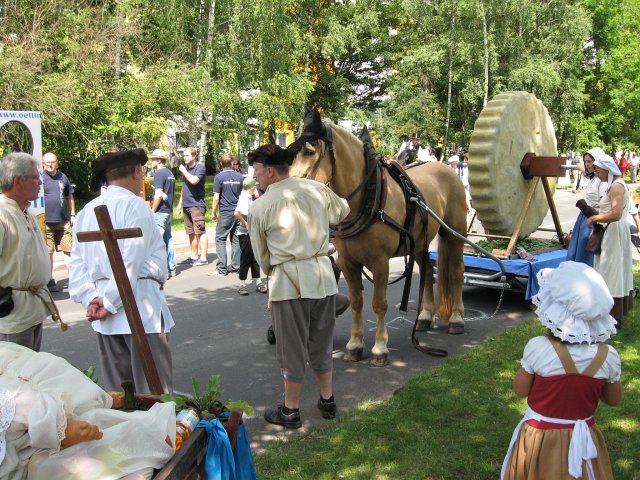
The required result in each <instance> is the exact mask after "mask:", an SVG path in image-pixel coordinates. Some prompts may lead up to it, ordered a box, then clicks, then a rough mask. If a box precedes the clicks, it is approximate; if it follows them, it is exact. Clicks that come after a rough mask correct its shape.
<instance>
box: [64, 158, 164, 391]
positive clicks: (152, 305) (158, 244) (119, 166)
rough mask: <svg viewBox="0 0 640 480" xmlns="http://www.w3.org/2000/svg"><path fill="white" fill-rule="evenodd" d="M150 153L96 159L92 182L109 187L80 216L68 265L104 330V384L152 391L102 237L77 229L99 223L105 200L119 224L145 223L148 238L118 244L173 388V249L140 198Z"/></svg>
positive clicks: (73, 292) (74, 293)
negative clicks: (81, 238) (93, 238)
mask: <svg viewBox="0 0 640 480" xmlns="http://www.w3.org/2000/svg"><path fill="white" fill-rule="evenodd" d="M146 163H147V155H146V153H145V152H144V150H142V149H136V150H126V151H121V152H110V153H107V154H105V155H103V156H102V157H100V158H98V159H97V160H95V161H94V162H93V164H92V170H93V179H92V182H91V183H92V186H93V187H94V188H96V189H97V188H99V187H100V184H101V183H102V182H104V181H105V180H106V181H107V182H108V184H109V186H108V188H107V190H106V192H105V193H104V194H103V195H101V196H99V197H98V198H96V199H94V200H92V201H91V202H89V203H88V204H87V205H86V206H85V208H83V209H82V210H81V211H80V213H79V214H78V217H77V220H76V223H75V225H74V228H73V235H74V242H73V248H72V251H71V265H70V267H69V295H70V296H71V299H72V300H73V301H75V302H77V303H80V304H82V306H83V307H84V308H86V310H87V319H88V320H89V321H90V322H91V326H92V328H93V329H94V330H95V331H96V333H97V334H98V347H99V350H100V368H101V371H102V379H103V387H104V389H105V390H121V389H122V386H121V383H122V382H123V381H124V380H133V383H134V389H135V392H136V393H149V386H148V385H147V381H146V378H145V376H144V373H143V369H142V366H141V362H140V356H139V355H138V353H137V350H136V347H135V342H134V340H133V338H132V335H131V329H130V327H129V323H128V321H127V317H126V314H125V312H124V308H123V306H122V299H121V298H120V294H119V292H118V287H117V285H116V282H115V279H114V277H113V272H112V270H111V265H110V263H109V260H108V258H107V255H106V253H105V250H104V247H103V245H102V244H101V242H83V243H79V242H77V239H76V236H77V232H85V231H95V230H98V229H99V226H98V222H97V219H96V215H95V212H94V208H95V207H96V206H98V205H106V206H107V208H108V209H109V214H110V216H111V221H112V222H113V226H114V228H116V229H120V228H140V229H141V230H142V237H137V238H127V239H124V240H120V241H119V244H120V250H121V252H122V257H123V260H124V264H125V267H126V269H127V274H128V276H129V281H130V282H131V287H132V289H133V293H134V296H135V297H136V303H137V305H138V310H139V311H140V318H141V319H142V324H143V326H144V330H145V332H146V334H147V339H148V340H149V345H150V347H151V351H152V352H153V357H154V360H155V362H156V365H157V367H158V373H159V375H160V381H161V383H162V387H163V389H164V391H165V392H170V391H171V389H172V366H171V350H170V348H169V335H168V333H169V331H170V330H171V327H173V325H174V322H173V317H172V316H171V312H169V307H168V305H167V301H166V298H165V295H164V292H163V290H162V284H163V283H164V282H165V280H166V278H167V250H166V247H165V245H164V242H163V240H162V237H161V236H160V232H159V231H158V228H157V227H156V226H155V221H154V218H153V213H151V209H150V208H149V206H148V205H147V204H146V203H145V201H144V200H143V199H142V198H140V197H139V193H140V191H141V190H142V186H143V182H144V177H145V172H144V165H145V164H146Z"/></svg>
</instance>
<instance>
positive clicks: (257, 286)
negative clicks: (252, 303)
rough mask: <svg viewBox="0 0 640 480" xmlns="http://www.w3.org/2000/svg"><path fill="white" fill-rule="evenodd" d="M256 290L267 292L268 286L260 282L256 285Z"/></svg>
mask: <svg viewBox="0 0 640 480" xmlns="http://www.w3.org/2000/svg"><path fill="white" fill-rule="evenodd" d="M256 292H260V293H267V286H266V285H265V284H264V283H262V282H260V283H259V284H258V285H256Z"/></svg>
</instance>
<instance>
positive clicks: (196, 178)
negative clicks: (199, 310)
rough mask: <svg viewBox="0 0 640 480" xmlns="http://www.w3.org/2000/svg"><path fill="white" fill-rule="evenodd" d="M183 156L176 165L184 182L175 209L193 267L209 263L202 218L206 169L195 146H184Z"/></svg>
mask: <svg viewBox="0 0 640 480" xmlns="http://www.w3.org/2000/svg"><path fill="white" fill-rule="evenodd" d="M183 157H184V165H180V167H178V170H180V173H182V177H183V178H184V182H183V183H182V191H181V192H180V201H179V202H178V208H177V210H178V211H180V210H182V215H183V218H184V231H185V232H186V233H187V235H189V243H190V245H191V256H190V257H189V259H188V262H189V263H191V265H192V266H194V267H200V266H202V265H207V264H208V263H209V260H208V259H207V251H208V250H209V238H208V237H207V227H206V225H205V218H204V215H205V212H206V210H207V204H206V202H205V189H204V185H205V183H206V181H207V170H206V169H205V167H204V165H203V164H202V163H200V162H199V161H198V153H197V152H196V149H195V148H193V147H187V148H185V149H184V153H183Z"/></svg>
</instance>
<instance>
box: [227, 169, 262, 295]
mask: <svg viewBox="0 0 640 480" xmlns="http://www.w3.org/2000/svg"><path fill="white" fill-rule="evenodd" d="M257 196H258V189H257V188H256V179H255V178H250V177H247V178H245V179H244V180H243V181H242V193H240V198H239V199H238V205H236V210H235V212H234V215H235V217H236V219H237V220H238V227H237V228H236V235H237V236H238V241H239V242H240V270H238V278H239V279H240V289H239V290H238V293H239V294H240V295H249V289H248V288H247V273H248V272H249V270H251V279H252V280H258V281H259V280H260V265H259V264H258V261H257V260H256V257H255V256H254V254H253V249H252V248H251V238H250V237H249V230H248V228H247V227H248V223H247V216H248V215H249V209H250V208H251V205H252V204H253V201H254V200H255V199H256V198H257ZM256 291H257V292H260V293H267V286H266V285H265V284H264V283H262V282H258V284H257V285H256Z"/></svg>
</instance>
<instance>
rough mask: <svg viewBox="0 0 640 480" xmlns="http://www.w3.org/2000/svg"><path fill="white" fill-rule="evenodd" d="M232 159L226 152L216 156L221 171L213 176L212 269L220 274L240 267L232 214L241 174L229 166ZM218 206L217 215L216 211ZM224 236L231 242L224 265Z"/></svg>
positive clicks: (231, 165) (234, 218)
mask: <svg viewBox="0 0 640 480" xmlns="http://www.w3.org/2000/svg"><path fill="white" fill-rule="evenodd" d="M233 161H234V158H233V156H232V155H231V154H229V153H223V154H222V155H221V157H220V165H221V166H222V171H221V172H220V173H218V174H217V175H216V176H215V177H214V179H213V200H212V202H211V220H213V221H214V222H217V223H216V254H217V256H218V260H217V264H216V268H217V270H218V273H219V274H220V275H226V274H227V273H229V272H231V273H234V272H237V271H238V270H239V269H240V243H239V241H238V237H237V235H236V227H237V225H238V221H237V219H236V217H235V215H234V212H235V210H236V205H237V204H238V198H240V192H242V174H241V173H240V172H237V171H235V170H234V169H233ZM218 207H219V208H220V214H218ZM227 239H229V240H230V242H231V265H230V266H229V265H227Z"/></svg>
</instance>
